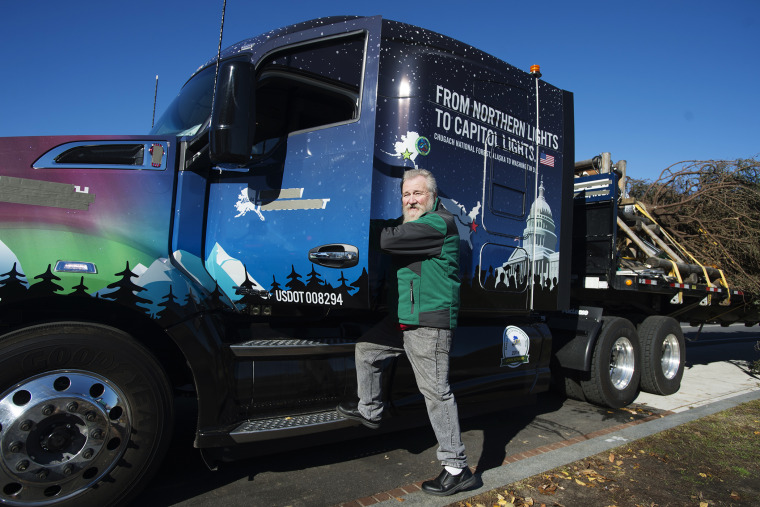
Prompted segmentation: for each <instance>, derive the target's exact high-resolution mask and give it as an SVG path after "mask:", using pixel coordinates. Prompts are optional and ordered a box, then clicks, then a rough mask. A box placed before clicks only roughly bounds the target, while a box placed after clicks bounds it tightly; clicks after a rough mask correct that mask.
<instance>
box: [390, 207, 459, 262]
mask: <svg viewBox="0 0 760 507" xmlns="http://www.w3.org/2000/svg"><path fill="white" fill-rule="evenodd" d="M445 238H446V223H445V222H444V220H443V219H442V218H441V217H439V216H438V215H436V214H434V213H428V214H426V215H423V216H422V217H420V218H419V219H417V220H415V221H413V222H407V223H405V224H400V225H397V226H394V227H385V228H383V229H382V231H381V232H380V249H381V250H383V251H384V252H386V253H389V254H392V255H415V256H424V257H433V256H436V255H439V254H440V253H441V249H442V248H443V242H444V239H445Z"/></svg>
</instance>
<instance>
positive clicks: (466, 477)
mask: <svg viewBox="0 0 760 507" xmlns="http://www.w3.org/2000/svg"><path fill="white" fill-rule="evenodd" d="M475 482H477V477H475V476H474V475H472V471H471V470H470V469H469V468H467V467H465V468H464V469H463V470H462V472H461V473H460V474H459V475H451V474H450V473H449V472H448V471H447V470H446V469H445V468H444V469H443V472H441V474H440V475H439V476H438V477H436V478H435V479H433V480H432V481H425V482H423V483H422V491H424V492H425V493H429V494H431V495H436V496H449V495H453V494H454V493H456V492H457V491H464V490H466V489H468V488H471V487H472V486H474V485H475Z"/></svg>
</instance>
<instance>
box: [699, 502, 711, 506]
mask: <svg viewBox="0 0 760 507" xmlns="http://www.w3.org/2000/svg"><path fill="white" fill-rule="evenodd" d="M699 507H710V504H709V503H707V502H699Z"/></svg>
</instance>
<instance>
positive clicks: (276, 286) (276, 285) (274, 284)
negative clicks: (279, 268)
mask: <svg viewBox="0 0 760 507" xmlns="http://www.w3.org/2000/svg"><path fill="white" fill-rule="evenodd" d="M271 287H272V294H274V293H275V292H277V291H278V290H280V284H279V283H277V280H276V279H275V277H274V275H272V285H271Z"/></svg>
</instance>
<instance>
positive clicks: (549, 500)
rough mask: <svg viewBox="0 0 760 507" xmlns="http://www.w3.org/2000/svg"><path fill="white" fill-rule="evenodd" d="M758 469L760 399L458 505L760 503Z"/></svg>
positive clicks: (643, 506) (649, 506)
mask: <svg viewBox="0 0 760 507" xmlns="http://www.w3.org/2000/svg"><path fill="white" fill-rule="evenodd" d="M513 466H514V465H513ZM758 477H760V400H757V401H752V402H749V403H745V404H742V405H739V406H737V407H734V408H732V409H729V410H726V411H724V412H720V413H717V414H713V415H711V416H708V417H704V418H701V419H697V420H696V421H692V422H690V423H687V424H684V425H681V426H678V427H676V428H672V429H670V430H666V431H663V432H661V433H658V434H656V435H652V436H649V437H646V438H643V439H640V440H637V441H635V442H632V443H630V444H626V445H624V446H621V447H618V448H615V449H613V450H611V451H608V452H604V453H601V454H597V455H595V456H591V457H589V458H586V459H583V460H579V461H576V462H574V463H570V464H568V465H565V466H562V467H559V468H556V469H554V470H550V471H548V472H545V473H543V474H539V475H534V476H533V477H530V478H528V479H525V480H523V481H519V482H516V483H514V484H509V485H507V486H505V487H503V488H499V489H496V490H492V491H489V492H487V493H483V494H481V495H478V496H474V497H472V498H469V499H467V500H464V501H460V502H456V503H453V504H451V507H480V506H484V507H490V506H504V507H509V506H514V507H522V506H531V507H533V506H535V507H539V506H546V507H555V506H556V507H574V506H580V505H584V506H585V505H594V506H616V507H653V506H660V507H662V506H692V505H694V506H699V507H708V506H723V505H726V506H728V505H736V506H744V505H747V506H749V505H753V506H756V505H760V480H758Z"/></svg>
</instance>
